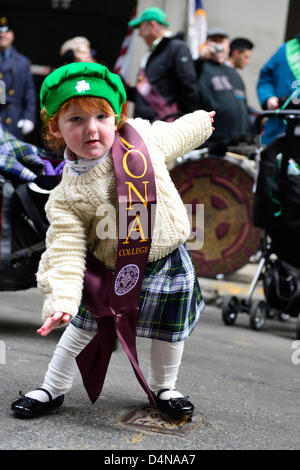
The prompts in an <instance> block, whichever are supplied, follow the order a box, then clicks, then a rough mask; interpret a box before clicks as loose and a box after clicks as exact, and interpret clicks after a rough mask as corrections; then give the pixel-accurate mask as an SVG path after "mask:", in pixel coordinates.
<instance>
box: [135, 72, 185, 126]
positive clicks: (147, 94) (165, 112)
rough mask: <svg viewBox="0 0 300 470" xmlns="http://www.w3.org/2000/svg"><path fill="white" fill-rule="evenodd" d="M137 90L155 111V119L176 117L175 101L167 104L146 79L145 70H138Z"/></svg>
mask: <svg viewBox="0 0 300 470" xmlns="http://www.w3.org/2000/svg"><path fill="white" fill-rule="evenodd" d="M136 87H137V90H138V92H139V94H140V95H142V97H143V99H144V100H145V101H146V103H148V105H149V106H150V107H151V108H152V109H153V110H154V111H155V112H156V114H157V119H160V120H163V121H168V122H172V121H175V119H177V117H178V106H177V103H172V104H168V103H167V102H166V100H165V98H164V97H163V96H162V95H161V94H160V93H159V92H158V91H157V90H156V88H155V87H154V86H153V85H152V83H150V81H149V80H148V78H147V76H146V74H145V70H144V69H141V70H140V71H139V77H138V83H137V85H136Z"/></svg>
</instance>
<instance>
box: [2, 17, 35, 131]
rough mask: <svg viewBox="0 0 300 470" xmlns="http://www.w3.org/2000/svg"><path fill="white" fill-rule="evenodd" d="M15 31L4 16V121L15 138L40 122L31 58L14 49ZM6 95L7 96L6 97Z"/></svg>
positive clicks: (4, 124) (3, 123)
mask: <svg viewBox="0 0 300 470" xmlns="http://www.w3.org/2000/svg"><path fill="white" fill-rule="evenodd" d="M13 41H14V32H13V27H12V24H11V22H10V21H9V20H8V18H7V17H5V16H2V17H0V88H1V89H2V93H1V101H0V122H1V124H2V125H3V126H5V127H6V128H7V129H8V131H9V132H10V133H11V134H13V135H14V136H15V137H17V138H19V139H21V138H23V140H24V136H25V135H27V134H29V133H30V132H31V131H32V130H33V128H34V125H35V120H36V91H35V85H34V81H33V77H32V74H31V71H30V62H29V59H28V58H27V57H25V56H24V55H22V54H20V53H19V52H17V50H16V49H15V48H14V47H13V46H12V44H13ZM4 92H5V96H4Z"/></svg>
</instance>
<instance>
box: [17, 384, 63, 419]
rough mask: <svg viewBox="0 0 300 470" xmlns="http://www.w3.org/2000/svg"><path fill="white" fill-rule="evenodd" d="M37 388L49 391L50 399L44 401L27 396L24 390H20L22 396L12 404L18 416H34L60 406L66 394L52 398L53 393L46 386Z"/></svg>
mask: <svg viewBox="0 0 300 470" xmlns="http://www.w3.org/2000/svg"><path fill="white" fill-rule="evenodd" d="M36 390H43V392H45V393H47V395H48V397H49V401H47V402H45V403H43V402H41V401H39V400H36V399H35V398H30V397H26V396H25V395H24V394H23V393H22V392H19V395H20V397H21V398H18V400H16V401H14V402H13V403H12V405H11V409H12V411H13V412H14V414H15V415H16V416H17V417H18V418H34V417H36V416H41V415H43V414H46V413H48V412H50V411H53V410H56V409H57V408H59V407H60V406H61V405H62V404H63V401H64V395H60V396H59V397H57V398H55V399H54V400H53V399H52V396H51V393H50V392H48V390H46V389H45V388H37V389H36Z"/></svg>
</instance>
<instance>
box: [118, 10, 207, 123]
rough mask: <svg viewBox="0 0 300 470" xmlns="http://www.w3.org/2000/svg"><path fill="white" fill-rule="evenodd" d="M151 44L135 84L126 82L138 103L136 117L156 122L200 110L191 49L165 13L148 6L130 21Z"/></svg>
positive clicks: (146, 41)
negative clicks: (131, 84)
mask: <svg viewBox="0 0 300 470" xmlns="http://www.w3.org/2000/svg"><path fill="white" fill-rule="evenodd" d="M129 25H130V26H132V27H133V28H138V30H139V36H140V37H141V38H142V39H143V40H144V42H145V43H146V44H147V46H148V47H149V50H148V52H147V53H146V54H145V56H144V57H143V59H142V62H141V68H140V71H139V73H138V79H137V84H136V86H135V87H130V86H129V85H128V84H126V83H125V84H124V85H125V89H126V93H127V98H128V100H129V101H133V102H134V103H135V109H134V117H141V118H144V119H148V120H149V121H151V122H153V121H155V120H156V119H160V120H166V121H171V120H174V119H176V118H177V117H179V116H180V115H182V114H186V113H190V112H193V111H196V110H197V109H198V87H197V80H196V78H197V77H196V72H195V68H194V64H193V59H192V57H191V54H190V51H189V49H188V48H187V46H186V45H185V44H184V42H183V41H182V39H180V37H181V36H179V35H176V36H173V34H172V32H171V31H170V30H169V23H168V21H167V17H166V13H165V12H164V11H163V10H161V9H160V8H156V7H153V8H147V9H146V10H144V11H143V12H142V13H141V15H140V16H139V17H138V18H135V19H133V20H132V21H130V22H129Z"/></svg>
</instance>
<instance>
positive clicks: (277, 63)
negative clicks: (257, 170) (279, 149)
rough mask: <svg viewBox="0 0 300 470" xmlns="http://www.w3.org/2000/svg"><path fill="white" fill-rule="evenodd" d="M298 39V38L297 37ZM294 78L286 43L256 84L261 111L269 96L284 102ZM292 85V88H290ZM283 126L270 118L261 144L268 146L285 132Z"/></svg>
mask: <svg viewBox="0 0 300 470" xmlns="http://www.w3.org/2000/svg"><path fill="white" fill-rule="evenodd" d="M299 39H300V36H299ZM295 80H296V77H295V76H294V74H293V73H292V71H291V69H290V67H289V64H288V62H287V58H286V43H284V44H282V46H280V47H279V49H278V50H277V51H276V52H275V54H274V55H273V56H272V57H271V58H270V59H269V60H268V61H267V62H266V63H265V65H264V66H263V67H262V69H261V71H260V75H259V79H258V83H257V94H258V99H259V101H260V104H261V106H262V108H263V109H266V101H267V99H268V98H270V97H271V96H277V97H278V98H280V99H281V100H283V101H285V100H286V99H287V98H288V97H289V96H290V95H291V94H292V93H293V92H294V91H295V89H296V88H297V87H295V83H294V82H295ZM293 84H294V86H292V85H293ZM285 128H286V126H285V124H284V123H283V121H282V120H281V119H276V118H270V119H268V120H267V122H266V124H265V132H264V134H263V136H262V143H263V144H266V145H267V144H269V143H270V142H272V141H273V140H274V139H275V138H276V137H277V136H278V135H279V134H282V133H284V132H285Z"/></svg>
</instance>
